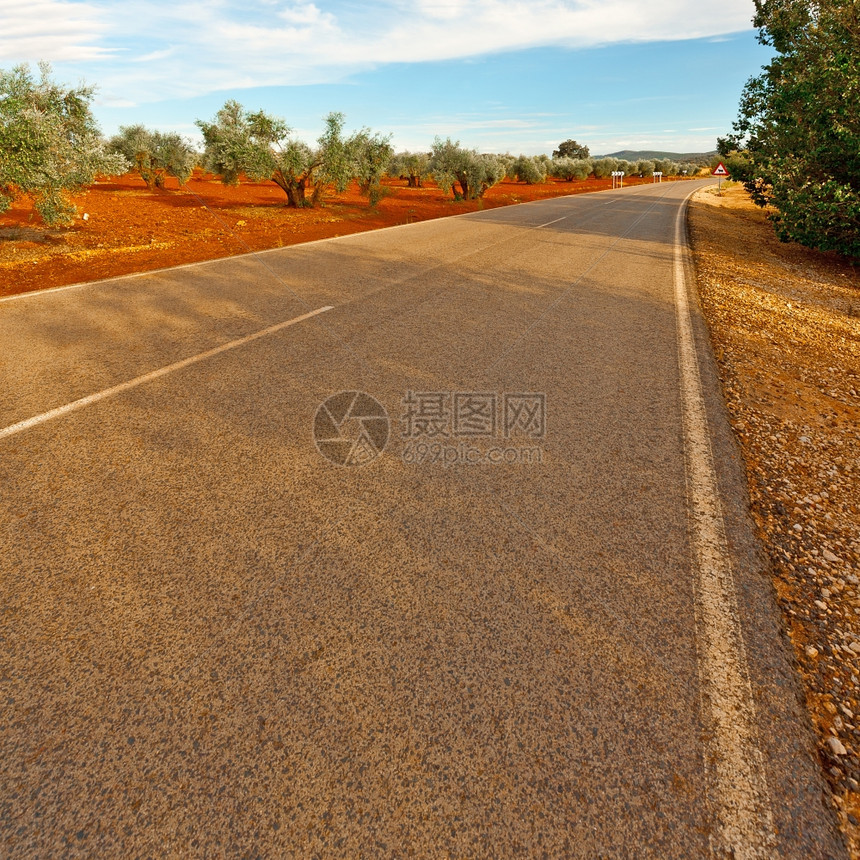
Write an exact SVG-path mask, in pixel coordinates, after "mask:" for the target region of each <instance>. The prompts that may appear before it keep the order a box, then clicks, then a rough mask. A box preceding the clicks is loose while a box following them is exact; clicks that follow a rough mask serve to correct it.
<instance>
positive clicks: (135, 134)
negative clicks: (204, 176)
mask: <svg viewBox="0 0 860 860" xmlns="http://www.w3.org/2000/svg"><path fill="white" fill-rule="evenodd" d="M108 148H109V149H110V150H111V151H112V152H119V153H121V154H122V155H123V156H125V158H126V159H128V161H129V162H130V163H131V164H132V165H133V167H134V169H135V170H136V171H137V172H138V173H139V174H140V175H141V177H143V181H144V182H146V185H147V187H148V188H152V187H153V186H157V187H159V188H164V180H165V178H166V177H167V176H175V177H176V178H177V179H178V180H179V184H180V185H184V184H185V183H186V182H187V181H188V177H189V176H191V173H192V171H193V170H194V166H195V165H196V164H197V153H196V152H195V151H194V149H193V148H192V146H191V144H190V143H189V142H188V141H187V140H185V139H184V138H183V137H182V135H180V134H177V133H176V132H161V131H150V130H149V129H148V128H145V127H144V126H142V125H122V126H120V128H119V134H116V135H114V136H113V137H112V138H111V139H110V142H109V143H108Z"/></svg>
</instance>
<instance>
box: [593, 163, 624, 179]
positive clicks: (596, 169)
mask: <svg viewBox="0 0 860 860" xmlns="http://www.w3.org/2000/svg"><path fill="white" fill-rule="evenodd" d="M618 169H619V168H618V159H616V158H595V159H594V161H592V162H591V170H592V172H593V173H594V177H595V179H606V177H607V176H610V175H611V174H612V171H613V170H618Z"/></svg>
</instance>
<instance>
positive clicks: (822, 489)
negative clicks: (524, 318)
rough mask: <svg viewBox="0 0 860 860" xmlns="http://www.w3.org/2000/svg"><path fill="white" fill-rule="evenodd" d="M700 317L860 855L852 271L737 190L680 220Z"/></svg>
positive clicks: (858, 507) (859, 531) (857, 382)
mask: <svg viewBox="0 0 860 860" xmlns="http://www.w3.org/2000/svg"><path fill="white" fill-rule="evenodd" d="M689 225H690V227H689V229H690V238H691V242H692V247H693V255H694V261H695V266H696V274H697V280H698V289H699V293H700V297H701V303H702V310H703V313H704V316H705V319H706V321H707V325H708V328H709V330H710V334H711V340H712V343H713V347H714V352H715V355H716V358H717V362H718V365H719V371H720V377H721V382H722V387H723V393H724V396H725V399H726V403H727V406H728V411H729V417H730V421H731V424H732V427H733V429H734V432H735V434H736V437H737V439H738V442H739V444H740V446H741V449H742V452H743V456H744V460H745V466H746V473H747V479H748V484H749V493H750V500H751V513H752V517H753V520H754V522H755V524H756V528H757V530H758V533H759V537H760V538H761V540H762V542H763V543H764V546H765V548H766V550H767V552H768V555H769V557H770V563H771V574H772V578H773V585H774V589H775V592H776V596H777V601H778V603H779V606H780V609H781V613H782V619H783V623H784V625H785V631H786V633H787V634H788V636H789V638H790V640H791V642H792V643H793V646H794V653H795V658H796V662H797V665H798V669H799V673H800V675H801V678H802V680H803V685H804V691H805V697H806V702H807V706H808V708H809V712H810V715H811V718H812V722H813V724H814V726H815V730H816V735H817V741H818V754H819V760H820V762H821V765H822V768H823V770H824V773H825V776H826V779H827V781H828V784H829V787H830V792H831V798H830V799H831V801H832V804H833V806H834V809H835V810H836V812H837V816H838V819H839V822H840V825H841V827H842V830H843V832H844V833H845V835H846V838H847V841H848V844H849V847H850V851H851V856H852V857H855V858H860V677H858V674H860V480H858V479H860V432H858V428H860V272H858V271H857V269H856V268H854V267H853V266H851V265H849V264H848V263H847V262H845V261H844V260H842V259H840V258H838V257H836V256H833V255H829V254H821V253H818V252H815V251H810V250H808V249H805V248H801V247H799V246H796V245H786V244H783V243H780V242H779V241H778V240H777V239H776V237H775V235H774V233H773V229H772V227H771V225H770V223H769V222H768V220H767V215H766V213H764V212H762V211H761V210H759V209H757V208H756V207H755V206H754V205H753V204H752V203H751V202H750V201H749V199H748V198H747V196H746V194H745V193H744V192H743V189H742V188H740V187H731V188H728V189H725V186H724V191H723V194H722V196H719V195H717V193H716V189H715V188H708V189H705V190H703V191H700V192H699V193H698V194H697V195H696V196H695V198H694V199H693V201H692V204H691V206H690V211H689Z"/></svg>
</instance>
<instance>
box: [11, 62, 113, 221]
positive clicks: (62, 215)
mask: <svg viewBox="0 0 860 860" xmlns="http://www.w3.org/2000/svg"><path fill="white" fill-rule="evenodd" d="M39 70H40V77H39V79H38V80H36V78H35V77H34V76H33V74H32V73H31V72H30V67H29V66H27V65H21V66H16V67H15V68H13V69H12V70H11V71H6V70H3V69H0V212H4V211H6V209H8V208H9V206H11V204H12V201H13V200H14V199H15V198H16V197H17V196H19V195H21V194H29V195H32V197H33V199H34V203H35V207H36V211H37V212H39V214H40V215H41V216H42V218H43V219H44V221H45V223H46V224H67V223H69V222H71V221H72V219H73V218H74V217H75V215H76V213H77V210H76V208H75V206H74V205H73V204H72V203H71V202H70V201H69V199H68V194H69V193H71V192H74V191H77V190H79V189H81V188H83V187H84V186H86V185H90V184H91V183H92V181H93V180H94V179H95V176H96V174H97V173H106V174H116V173H123V172H124V171H125V170H126V169H127V168H128V164H127V162H126V160H125V159H124V158H123V157H122V156H121V155H118V154H111V153H107V152H106V151H105V147H104V143H103V141H102V139H101V136H100V134H99V129H98V126H97V125H96V122H95V120H94V119H93V116H92V113H91V111H90V102H91V101H92V98H93V92H94V90H93V88H92V87H88V86H83V85H82V86H78V87H64V86H62V85H60V84H56V83H54V82H53V81H52V80H51V67H50V66H49V65H48V64H47V63H40V64H39Z"/></svg>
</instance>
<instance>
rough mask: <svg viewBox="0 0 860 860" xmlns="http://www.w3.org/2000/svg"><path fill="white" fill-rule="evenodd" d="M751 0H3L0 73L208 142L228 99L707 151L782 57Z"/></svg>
mask: <svg viewBox="0 0 860 860" xmlns="http://www.w3.org/2000/svg"><path fill="white" fill-rule="evenodd" d="M753 12H754V8H753V4H752V2H751V0H749V2H748V0H723V2H719V3H716V2H710V0H692V2H688V0H651V2H649V3H642V2H639V0H600V2H598V0H571V2H561V0H531V2H523V0H514V2H511V0H442V2H437V3H434V2H430V0H426V2H425V0H411V2H405V0H369V2H363V3H355V2H350V1H349V0H340V2H327V0H319V2H316V3H312V2H302V0H245V2H241V3H240V2H236V0H214V2H205V3H199V2H196V3H186V2H184V0H177V2H172V3H168V2H138V0H127V2H73V0H0V65H2V66H3V67H9V66H11V65H14V64H16V63H19V62H31V63H34V62H36V61H38V60H40V59H45V60H48V61H50V62H51V63H52V64H53V67H54V73H55V76H56V77H57V78H60V79H62V80H65V81H68V82H77V81H78V80H80V79H85V80H86V81H87V82H88V83H93V84H96V85H97V86H98V88H99V90H98V95H97V97H96V102H95V113H96V116H97V118H98V119H99V121H100V123H101V126H102V129H103V130H104V131H105V132H106V133H108V134H110V133H112V132H114V131H115V130H116V129H117V127H118V126H120V125H123V124H131V123H136V122H142V123H144V124H146V125H148V126H150V127H154V128H161V129H172V130H178V131H180V132H182V133H184V134H186V135H188V136H191V137H194V136H196V129H195V127H194V120H195V119H197V118H206V119H208V118H210V117H211V116H212V115H214V113H215V111H216V110H217V109H218V108H219V107H220V106H221V104H223V102H224V100H225V99H227V98H237V99H238V100H239V101H241V102H242V103H243V104H245V105H246V106H248V107H250V108H259V107H262V108H265V109H266V110H269V111H271V112H273V113H276V114H278V115H280V116H283V117H285V118H286V119H287V121H288V122H289V124H290V125H291V126H292V127H293V128H294V129H295V131H296V133H297V134H298V135H299V136H301V137H303V138H305V139H308V140H310V139H312V138H314V137H316V135H317V134H318V133H319V131H320V130H321V125H322V123H321V118H322V117H323V116H324V115H325V114H326V113H328V112H329V111H331V110H340V111H343V112H344V113H345V114H346V116H347V126H348V127H349V128H356V127H359V126H370V127H371V128H373V129H374V130H376V131H381V132H384V133H392V134H393V141H392V142H393V144H394V145H395V147H396V148H397V149H428V148H429V146H430V144H431V142H432V140H433V137H434V136H435V135H437V134H439V135H442V136H451V137H454V138H459V139H460V140H461V142H462V143H463V144H465V145H468V146H474V147H476V148H478V149H480V150H483V151H493V152H495V151H500V152H502V151H511V152H514V153H519V152H526V153H538V152H550V151H551V150H552V149H553V148H554V147H555V146H557V145H558V142H559V141H561V140H564V139H566V138H568V137H574V138H576V139H577V140H578V141H580V142H581V143H586V144H588V146H589V147H590V148H591V151H592V152H593V153H603V152H611V151H615V150H618V149H666V150H674V151H705V150H709V149H713V148H714V142H715V138H716V136H717V135H718V134H723V133H725V132H726V131H727V130H728V128H729V126H730V125H731V121H732V119H733V118H734V116H735V114H736V111H737V104H738V97H739V95H740V91H741V88H742V86H743V84H744V82H745V80H746V79H747V78H748V77H749V76H750V75H752V74H755V73H756V72H757V70H758V69H759V67H760V66H761V65H762V64H763V63H766V62H767V61H768V59H769V57H770V54H769V51H768V49H766V48H763V47H762V46H760V45H758V44H757V42H756V39H755V33H754V31H753V30H752V29H750V28H751V24H750V20H751V18H752V15H753Z"/></svg>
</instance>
